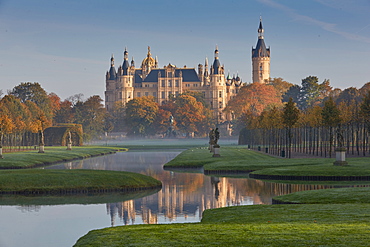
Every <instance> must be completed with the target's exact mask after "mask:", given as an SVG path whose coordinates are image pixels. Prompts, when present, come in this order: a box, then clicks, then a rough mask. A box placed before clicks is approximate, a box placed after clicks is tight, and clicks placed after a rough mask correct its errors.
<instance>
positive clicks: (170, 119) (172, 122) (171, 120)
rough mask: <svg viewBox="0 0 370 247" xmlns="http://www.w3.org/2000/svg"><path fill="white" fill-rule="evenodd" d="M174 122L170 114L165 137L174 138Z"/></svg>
mask: <svg viewBox="0 0 370 247" xmlns="http://www.w3.org/2000/svg"><path fill="white" fill-rule="evenodd" d="M174 121H175V120H174V117H173V116H172V114H171V116H170V118H169V120H168V122H169V123H170V126H169V127H168V130H167V133H166V136H167V137H171V136H174V137H176V132H175V130H174V127H173V124H174Z"/></svg>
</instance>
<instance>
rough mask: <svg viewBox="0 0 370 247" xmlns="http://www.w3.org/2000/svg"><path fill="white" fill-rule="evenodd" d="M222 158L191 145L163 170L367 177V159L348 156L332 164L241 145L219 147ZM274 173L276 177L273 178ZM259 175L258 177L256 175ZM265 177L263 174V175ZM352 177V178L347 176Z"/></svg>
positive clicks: (331, 161)
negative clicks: (290, 157)
mask: <svg viewBox="0 0 370 247" xmlns="http://www.w3.org/2000/svg"><path fill="white" fill-rule="evenodd" d="M220 155H221V157H217V158H216V157H212V153H210V152H209V150H208V149H206V148H191V149H188V150H186V151H184V152H182V153H181V154H179V155H178V156H177V157H176V158H175V159H173V160H171V161H170V162H168V163H167V164H165V165H164V167H165V169H168V170H170V169H179V168H201V167H203V168H204V173H205V174H222V173H226V174H227V173H243V172H244V173H247V172H250V173H251V174H250V176H251V177H254V176H255V175H256V174H258V175H268V176H266V178H265V179H279V180H280V179H281V180H282V179H284V177H293V176H296V178H295V179H296V180H298V179H305V180H310V177H309V176H311V177H313V176H318V177H325V176H327V177H332V178H335V177H351V176H353V177H355V178H359V180H361V178H363V179H365V180H370V177H368V178H367V176H370V166H369V165H368V164H369V159H368V158H349V159H347V161H348V163H349V165H348V166H334V165H333V162H334V159H333V158H305V159H284V158H279V157H273V156H269V155H266V154H263V153H260V152H255V151H252V150H248V149H247V148H245V147H243V146H236V147H221V149H220ZM274 176H276V177H274ZM258 178H260V177H258ZM262 178H264V177H262ZM348 179H351V178H348Z"/></svg>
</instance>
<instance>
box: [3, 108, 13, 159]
mask: <svg viewBox="0 0 370 247" xmlns="http://www.w3.org/2000/svg"><path fill="white" fill-rule="evenodd" d="M13 128H14V124H13V122H12V120H11V118H9V111H8V109H7V108H6V106H5V105H4V104H3V102H2V101H0V159H3V158H4V157H3V146H2V143H3V135H4V134H6V133H11V132H12V130H13Z"/></svg>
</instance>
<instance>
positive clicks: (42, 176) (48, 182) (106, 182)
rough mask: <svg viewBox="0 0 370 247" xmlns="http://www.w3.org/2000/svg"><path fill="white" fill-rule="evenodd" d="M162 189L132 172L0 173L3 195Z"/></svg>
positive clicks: (156, 181)
mask: <svg viewBox="0 0 370 247" xmlns="http://www.w3.org/2000/svg"><path fill="white" fill-rule="evenodd" d="M160 186H161V182H160V181H158V180H156V179H154V178H152V177H148V176H145V175H142V174H137V173H131V172H118V171H101V170H51V169H50V170H44V169H23V170H3V171H1V172H0V193H10V192H12V193H13V192H15V193H21V194H25V193H26V194H27V193H47V194H53V193H54V194H63V193H74V192H84V193H89V192H101V191H111V192H112V191H125V190H135V189H141V188H153V187H160Z"/></svg>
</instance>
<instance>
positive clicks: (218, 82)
mask: <svg viewBox="0 0 370 247" xmlns="http://www.w3.org/2000/svg"><path fill="white" fill-rule="evenodd" d="M258 34H259V35H258V42H257V46H256V48H255V49H252V67H253V82H260V83H266V82H267V81H268V79H269V77H270V48H266V45H265V43H264V40H263V28H262V20H260V24H259V28H258ZM214 54H215V55H214V60H213V63H212V65H211V66H210V67H209V65H208V59H207V58H206V59H205V63H204V65H202V64H199V65H198V71H196V69H195V68H188V67H186V66H184V67H182V68H178V67H176V66H175V65H172V64H168V65H167V66H164V67H163V68H159V67H158V59H157V57H156V58H155V59H154V58H153V57H152V55H151V51H150V47H148V53H147V56H146V57H145V58H144V59H143V61H142V63H141V65H140V67H139V68H136V67H135V62H134V59H133V58H132V60H131V62H129V60H128V59H129V58H128V51H127V49H125V51H124V53H123V56H124V59H123V63H122V65H120V66H119V67H118V69H117V70H116V68H115V66H114V57H113V55H112V57H111V66H110V69H109V71H107V73H106V91H105V107H106V109H107V110H108V111H111V110H112V109H113V108H114V105H115V104H116V102H121V103H127V102H128V101H130V100H131V99H134V98H136V97H142V96H154V98H155V99H156V101H157V103H158V104H159V105H162V104H163V103H164V102H166V101H167V100H168V99H169V97H170V95H175V96H177V95H179V94H181V93H184V92H185V91H194V92H200V93H202V94H203V95H204V97H205V101H206V102H207V103H208V104H209V105H210V106H211V109H212V111H213V117H214V119H215V120H216V121H217V123H218V124H221V123H227V122H228V121H231V120H232V117H233V116H231V115H226V114H225V113H224V112H223V110H224V108H225V107H226V104H227V103H228V101H229V100H230V99H231V98H232V97H234V96H235V95H236V94H237V93H238V91H239V89H240V87H241V86H242V80H241V79H240V77H239V76H238V75H237V76H236V77H235V76H233V77H231V76H230V74H228V75H227V76H226V75H225V70H224V66H223V65H222V66H221V63H220V61H219V57H218V55H219V51H218V48H217V47H216V49H215V52H214Z"/></svg>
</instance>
